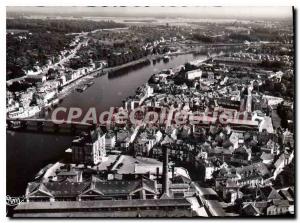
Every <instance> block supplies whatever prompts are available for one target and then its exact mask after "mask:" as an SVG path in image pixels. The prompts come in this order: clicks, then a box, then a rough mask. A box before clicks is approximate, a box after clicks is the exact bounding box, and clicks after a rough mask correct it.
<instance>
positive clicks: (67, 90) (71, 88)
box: [34, 51, 209, 118]
mask: <svg viewBox="0 0 300 223" xmlns="http://www.w3.org/2000/svg"><path fill="white" fill-rule="evenodd" d="M189 54H191V53H190V51H186V52H174V53H170V54H163V55H151V56H146V57H143V58H140V59H138V60H135V61H131V62H129V63H126V64H122V65H119V66H115V67H108V68H104V69H97V70H93V71H91V72H89V73H88V74H86V75H84V76H81V77H79V78H78V79H76V80H75V81H73V82H71V83H70V84H68V85H66V86H65V87H64V88H63V89H62V90H61V91H60V92H59V93H58V95H57V98H58V99H59V101H62V100H63V99H64V98H65V97H67V96H68V95H70V94H72V93H74V92H75V89H76V88H77V87H78V86H79V85H84V84H86V83H88V82H89V81H91V80H92V79H97V78H99V77H102V76H104V75H107V74H109V77H110V78H111V77H112V75H114V76H117V75H116V74H115V72H117V71H122V70H123V69H125V68H131V67H135V66H138V65H142V64H145V66H147V64H146V63H147V61H149V64H151V61H153V60H159V59H163V57H164V56H170V61H172V57H176V56H184V55H189ZM207 59H209V58H207ZM166 64H168V62H167V63H166ZM181 65H182V64H181ZM98 74H99V75H98ZM44 112H45V107H43V108H42V111H41V112H38V113H37V114H36V115H34V117H39V118H41V116H43V115H44V114H43V113H44Z"/></svg>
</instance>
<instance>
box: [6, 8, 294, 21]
mask: <svg viewBox="0 0 300 223" xmlns="http://www.w3.org/2000/svg"><path fill="white" fill-rule="evenodd" d="M6 9H7V12H8V13H9V12H19V13H38V14H48V15H49V14H51V15H55V14H57V15H60V14H64V15H75V16H76V15H77V16H78V15H84V16H89V15H90V16H103V17H105V16H113V17H125V16H141V17H142V16H143V17H161V16H170V17H192V18H245V19H246V18H247V19H249V18H262V19H267V18H292V7H285V6H283V7H270V6H266V7H240V6H237V7H225V6H222V7H211V6H209V7H203V6H202V7H82V6H78V7H70V6H63V7H53V6H47V7H30V6H26V7H19V6H15V7H7V8H6Z"/></svg>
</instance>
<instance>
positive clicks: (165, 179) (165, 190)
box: [162, 147, 169, 198]
mask: <svg viewBox="0 0 300 223" xmlns="http://www.w3.org/2000/svg"><path fill="white" fill-rule="evenodd" d="M163 152H164V160H163V182H162V192H163V194H162V198H164V197H167V198H168V197H169V177H168V163H169V157H168V155H169V154H168V147H165V148H164V151H163Z"/></svg>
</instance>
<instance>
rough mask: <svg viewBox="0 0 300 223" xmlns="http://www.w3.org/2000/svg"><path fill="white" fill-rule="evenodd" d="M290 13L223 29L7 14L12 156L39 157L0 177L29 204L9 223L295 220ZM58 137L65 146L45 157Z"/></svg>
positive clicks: (180, 22) (209, 23) (205, 23)
mask: <svg viewBox="0 0 300 223" xmlns="http://www.w3.org/2000/svg"><path fill="white" fill-rule="evenodd" d="M290 13H291V14H290V17H289V18H288V19H270V20H268V19H264V20H261V19H258V20H239V19H235V20H228V21H227V20H224V21H223V22H220V21H219V20H214V19H210V20H201V19H198V20H196V19H195V20H193V21H192V20H191V19H189V20H188V19H184V18H182V19H175V18H174V19H165V20H164V19H163V18H162V19H156V18H152V19H129V18H127V19H124V20H121V19H120V18H118V19H116V20H114V19H113V17H111V19H110V20H101V21H100V20H98V19H94V20H93V19H85V18H84V17H80V18H75V17H72V18H69V17H66V18H52V17H51V16H49V17H48V18H43V17H41V16H40V15H39V16H37V17H34V16H32V15H31V14H26V13H25V14H24V13H23V14H22V15H19V14H18V13H16V12H14V13H12V12H10V13H9V12H7V22H6V23H7V33H6V39H7V50H6V57H7V61H6V66H7V72H6V79H7V82H6V88H7V91H6V93H7V94H6V108H7V110H6V114H7V117H6V129H7V141H8V146H7V150H12V151H11V152H10V154H11V155H10V156H9V157H10V158H8V157H7V159H12V160H13V159H14V155H13V154H14V152H13V151H16V154H19V155H18V156H20V157H22V158H23V157H25V155H22V154H23V153H24V154H25V150H27V151H33V153H34V151H37V150H43V149H44V152H42V153H44V154H45V155H44V156H41V157H43V158H41V157H39V155H37V157H33V158H30V161H29V162H35V160H36V162H37V163H39V165H34V166H35V167H34V169H33V166H32V167H29V166H28V167H25V166H26V165H24V168H25V169H26V168H28V175H27V176H23V177H21V179H20V178H19V177H18V176H17V174H18V173H17V172H15V171H14V168H17V167H14V166H12V167H10V168H8V169H9V170H7V174H9V175H16V176H12V177H13V178H9V179H16V178H18V181H17V180H11V181H10V182H8V186H7V187H10V186H11V188H15V190H17V191H15V192H14V191H12V189H8V190H9V191H8V192H7V195H9V196H15V197H20V196H24V200H23V201H22V202H19V204H18V205H16V206H14V207H9V208H8V209H9V214H8V215H9V217H14V218H24V217H142V218H147V217H152V218H153V217H158V218H159V217H168V218H176V217H187V218H188V217H231V218H234V217H258V218H259V217H265V216H270V217H272V216H273V217H274V216H284V217H294V216H295V211H294V205H295V157H294V155H295V154H294V149H295V140H294V132H295V126H294V120H295V117H294V111H295V108H294V99H295V77H294V53H295V52H294V32H293V15H292V13H293V11H292V8H290ZM130 76H133V77H134V78H130ZM129 86H130V87H129ZM128 88H130V91H129V90H128ZM131 88H133V90H132V89H131ZM100 89H105V90H101V91H100ZM94 98H96V99H94ZM98 99H101V100H102V101H99V100H98ZM91 105H93V106H91ZM99 108H100V109H101V111H100V110H99ZM109 110H110V113H107V114H105V115H103V116H101V113H102V114H104V113H105V112H107V111H109ZM75 111H76V112H75ZM93 112H97V116H96V114H94V113H93ZM98 115H100V116H101V117H102V118H103V119H102V120H100V119H101V118H99V117H98ZM72 118H73V119H72ZM131 118H133V119H134V120H135V121H133V120H132V119H131ZM35 136H37V138H39V139H41V140H40V141H38V140H37V139H34V138H35ZM50 137H52V138H50ZM57 137H65V138H68V139H66V140H65V139H64V141H63V143H61V145H64V146H61V147H62V149H60V151H59V152H58V151H56V152H55V153H54V151H53V152H51V151H50V149H49V151H48V150H47V149H46V148H51V146H53V147H54V145H57V144H56V143H59V142H60V141H57V140H58V139H57ZM18 140H19V143H23V142H24V145H22V146H21V145H18V146H17V145H16V142H17V141H18ZM20 140H22V142H21V141H20ZM31 140H32V141H31ZM34 140H35V141H34ZM13 142H14V143H13ZM52 143H55V144H52ZM12 145H14V146H12ZM65 145H66V146H65ZM17 148H18V149H17ZM22 149H23V150H22ZM34 149H36V150H34ZM17 150H21V151H17ZM22 151H24V152H22ZM37 153H38V152H37ZM48 153H49V154H48ZM47 154H48V155H47ZM50 154H52V155H50ZM16 156H17V155H16ZM32 156H35V155H34V154H32ZM57 157H59V158H57ZM49 160H50V161H49ZM7 161H8V162H9V161H10V160H7ZM23 162H25V163H26V160H24V161H23ZM15 165H18V164H17V163H16V164H15ZM21 168H22V167H21ZM29 168H32V169H30V170H29ZM33 172H34V173H35V174H29V173H33ZM8 181H9V180H8ZM16 182H18V183H19V184H18V185H17V183H16Z"/></svg>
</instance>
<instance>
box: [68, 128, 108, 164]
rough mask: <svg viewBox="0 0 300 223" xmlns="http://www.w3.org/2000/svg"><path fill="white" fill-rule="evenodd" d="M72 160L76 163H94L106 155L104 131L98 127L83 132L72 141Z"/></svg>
mask: <svg viewBox="0 0 300 223" xmlns="http://www.w3.org/2000/svg"><path fill="white" fill-rule="evenodd" d="M71 148H72V161H73V162H74V163H78V164H86V165H95V164H97V163H100V162H101V161H102V160H103V159H104V157H105V156H106V150H105V133H103V131H102V130H101V129H100V128H96V129H94V130H91V131H90V132H89V133H86V132H85V133H83V134H82V135H81V136H78V137H77V138H75V139H74V140H73V142H72V147H71Z"/></svg>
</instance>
